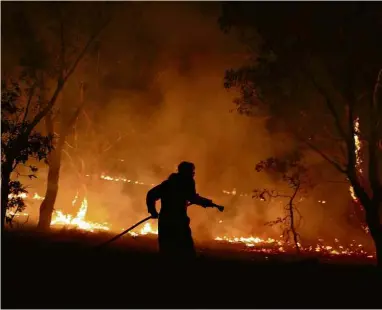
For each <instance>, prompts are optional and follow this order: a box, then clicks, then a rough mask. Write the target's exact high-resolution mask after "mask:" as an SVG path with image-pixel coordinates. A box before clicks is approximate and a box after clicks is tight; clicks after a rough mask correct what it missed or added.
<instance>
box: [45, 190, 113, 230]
mask: <svg viewBox="0 0 382 310" xmlns="http://www.w3.org/2000/svg"><path fill="white" fill-rule="evenodd" d="M77 199H78V194H77V195H76V196H75V197H74V199H73V201H72V205H73V206H74V205H75V203H76V202H77ZM87 210H88V200H87V199H86V197H85V198H84V199H83V200H82V203H81V207H80V209H79V210H78V212H77V215H76V217H74V218H73V216H72V215H71V214H64V213H63V212H62V211H60V210H55V211H54V213H53V218H52V221H51V222H50V225H51V226H64V227H68V226H69V227H73V228H78V229H82V230H87V231H91V232H94V231H95V230H104V231H109V230H110V227H109V226H108V224H107V223H103V224H100V223H94V222H90V221H86V220H85V216H86V212H87Z"/></svg>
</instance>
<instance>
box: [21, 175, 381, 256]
mask: <svg viewBox="0 0 382 310" xmlns="http://www.w3.org/2000/svg"><path fill="white" fill-rule="evenodd" d="M104 179H106V180H108V179H109V180H110V179H112V178H110V177H109V178H108V177H105V178H104ZM112 180H113V181H115V179H112ZM122 180H123V179H122ZM127 181H128V180H126V182H127ZM130 182H132V181H131V180H130ZM134 183H135V182H134ZM136 184H139V183H136ZM23 198H28V196H27V195H26V196H25V195H23ZM32 199H34V200H43V199H44V197H42V196H40V195H38V194H37V193H35V194H34V195H33V197H32ZM77 199H78V196H77V195H76V196H75V198H74V199H73V201H72V205H73V206H74V205H75V203H76V202H77ZM322 203H325V202H324V201H322ZM87 210H88V200H87V198H86V197H85V198H84V199H83V201H82V203H81V206H80V208H79V210H78V212H77V215H76V216H75V217H73V215H71V214H64V213H63V212H62V211H60V210H55V211H54V213H53V218H52V221H51V225H52V226H53V227H59V226H63V227H70V228H75V229H80V230H85V231H90V232H95V231H111V229H110V226H109V225H108V223H102V224H101V223H94V222H90V221H86V220H85V217H86V213H87ZM20 215H26V216H28V214H27V213H22V214H20ZM219 223H221V221H219ZM124 229H125V228H123V229H122V230H124ZM157 234H158V230H157V229H155V228H154V227H153V226H152V225H151V224H150V223H148V222H147V223H145V224H144V225H143V227H141V228H138V229H136V230H135V231H131V232H129V235H130V236H132V237H138V236H146V235H157ZM214 241H216V242H220V243H229V244H236V245H243V246H245V248H246V249H248V250H249V251H251V252H259V253H268V254H278V253H286V252H290V251H293V248H294V245H293V244H290V243H288V242H286V241H284V240H283V239H282V236H280V239H279V240H277V239H273V238H267V239H262V238H259V237H256V236H250V237H243V236H239V237H236V236H218V237H216V238H214ZM300 251H301V252H302V253H307V254H309V253H313V254H315V255H326V256H359V257H365V258H371V259H374V258H375V257H376V256H375V253H368V252H367V251H366V250H365V249H364V247H363V245H362V244H359V243H357V242H356V241H355V240H353V242H352V243H351V244H350V245H348V246H344V245H342V244H341V243H340V242H339V240H338V239H335V240H334V242H332V243H331V244H330V242H325V243H324V240H323V239H319V240H318V242H317V244H314V245H309V246H302V245H301V244H300Z"/></svg>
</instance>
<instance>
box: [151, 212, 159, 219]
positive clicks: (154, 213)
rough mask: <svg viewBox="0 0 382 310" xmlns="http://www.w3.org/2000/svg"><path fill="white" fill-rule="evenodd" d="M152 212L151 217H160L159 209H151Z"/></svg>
mask: <svg viewBox="0 0 382 310" xmlns="http://www.w3.org/2000/svg"><path fill="white" fill-rule="evenodd" d="M150 214H151V217H152V218H153V219H157V218H158V217H159V214H158V212H157V211H151V212H150Z"/></svg>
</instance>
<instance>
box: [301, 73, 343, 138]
mask: <svg viewBox="0 0 382 310" xmlns="http://www.w3.org/2000/svg"><path fill="white" fill-rule="evenodd" d="M303 72H304V73H305V74H306V75H307V76H308V77H309V79H310V81H311V82H312V84H313V86H314V87H315V88H316V89H317V91H318V92H319V93H320V94H321V96H323V97H324V99H325V104H326V107H327V108H328V109H329V111H330V113H331V114H332V116H333V118H334V122H335V125H336V128H337V131H338V133H339V134H340V135H341V137H342V138H343V139H344V140H345V142H347V141H348V136H347V134H346V132H345V131H344V129H343V127H342V125H341V121H340V117H339V115H338V113H337V111H336V109H335V108H334V104H333V102H332V101H331V100H330V97H329V95H328V94H326V92H325V91H324V89H323V88H322V87H321V86H320V85H318V83H317V81H316V79H315V78H314V76H313V75H312V74H311V73H310V72H309V71H308V70H306V69H305V68H303Z"/></svg>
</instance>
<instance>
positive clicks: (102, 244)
mask: <svg viewBox="0 0 382 310" xmlns="http://www.w3.org/2000/svg"><path fill="white" fill-rule="evenodd" d="M212 207H215V208H217V209H218V210H219V211H220V212H223V210H224V207H223V206H219V205H217V204H212ZM151 218H153V217H152V216H151V215H150V216H148V217H146V218H144V219H143V220H141V221H139V222H138V223H136V224H134V225H133V226H131V227H129V228H128V229H126V230H124V231H123V232H121V233H120V234H118V235H116V236H115V237H113V238H111V239H110V240H108V241H106V242H104V243H101V244H100V245H98V246H97V247H96V248H97V249H99V248H102V247H104V246H105V245H108V244H109V243H111V242H113V241H115V240H117V239H118V238H120V237H122V236H123V235H125V234H127V233H128V232H129V231H130V230H133V229H134V228H135V227H137V226H139V225H141V224H142V223H144V222H146V221H148V220H149V219H151Z"/></svg>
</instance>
